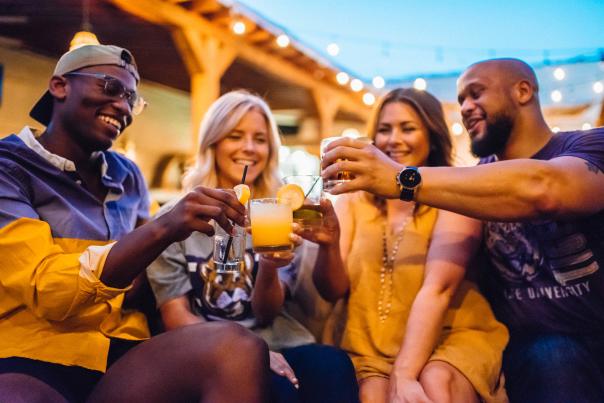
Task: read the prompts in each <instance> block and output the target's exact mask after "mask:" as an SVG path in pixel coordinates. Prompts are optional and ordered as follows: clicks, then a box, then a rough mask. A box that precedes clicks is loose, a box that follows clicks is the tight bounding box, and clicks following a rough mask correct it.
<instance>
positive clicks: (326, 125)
mask: <svg viewBox="0 0 604 403" xmlns="http://www.w3.org/2000/svg"><path fill="white" fill-rule="evenodd" d="M312 94H313V98H314V100H315V104H316V106H317V112H318V114H319V136H318V139H317V140H320V139H322V138H324V137H330V136H335V135H336V133H334V127H333V123H334V121H335V118H336V114H337V113H338V109H339V108H340V97H339V95H338V94H337V93H336V92H335V91H329V90H326V89H323V88H315V89H313V91H312Z"/></svg>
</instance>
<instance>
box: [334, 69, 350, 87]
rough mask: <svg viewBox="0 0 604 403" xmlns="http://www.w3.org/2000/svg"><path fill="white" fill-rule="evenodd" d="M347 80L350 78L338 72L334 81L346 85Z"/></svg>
mask: <svg viewBox="0 0 604 403" xmlns="http://www.w3.org/2000/svg"><path fill="white" fill-rule="evenodd" d="M348 80H350V77H349V76H348V74H346V73H344V72H343V71H340V72H339V73H338V74H336V81H337V82H338V84H340V85H346V84H347V83H348Z"/></svg>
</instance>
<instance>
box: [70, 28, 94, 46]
mask: <svg viewBox="0 0 604 403" xmlns="http://www.w3.org/2000/svg"><path fill="white" fill-rule="evenodd" d="M99 44H100V42H99V39H98V38H97V37H96V35H95V34H93V33H92V32H88V31H80V32H76V34H75V35H74V36H73V39H72V40H71V42H69V50H74V49H77V48H81V47H82V46H86V45H99Z"/></svg>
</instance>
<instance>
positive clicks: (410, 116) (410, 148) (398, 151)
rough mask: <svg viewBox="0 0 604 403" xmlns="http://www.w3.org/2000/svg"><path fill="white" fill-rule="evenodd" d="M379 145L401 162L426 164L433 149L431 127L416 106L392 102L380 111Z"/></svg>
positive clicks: (377, 137) (418, 164)
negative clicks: (428, 126) (425, 122)
mask: <svg viewBox="0 0 604 403" xmlns="http://www.w3.org/2000/svg"><path fill="white" fill-rule="evenodd" d="M375 145H376V147H378V148H379V149H380V150H382V151H383V152H384V153H385V154H386V155H388V156H389V157H390V158H392V159H393V160H394V161H396V162H398V163H400V164H404V165H407V166H422V165H425V164H426V161H427V160H428V154H429V153H430V140H429V135H428V128H427V127H426V126H425V125H424V123H423V122H422V120H421V118H420V116H419V115H418V113H417V112H416V111H415V109H414V108H413V107H412V106H410V105H408V104H406V103H403V102H390V103H387V104H386V105H385V106H384V107H383V108H382V111H381V113H380V115H379V118H378V122H377V132H376V134H375Z"/></svg>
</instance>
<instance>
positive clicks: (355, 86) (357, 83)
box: [350, 78, 363, 92]
mask: <svg viewBox="0 0 604 403" xmlns="http://www.w3.org/2000/svg"><path fill="white" fill-rule="evenodd" d="M350 88H352V90H353V91H354V92H359V91H361V90H362V89H363V82H362V81H361V80H359V79H358V78H355V79H353V80H352V81H351V82H350Z"/></svg>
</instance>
